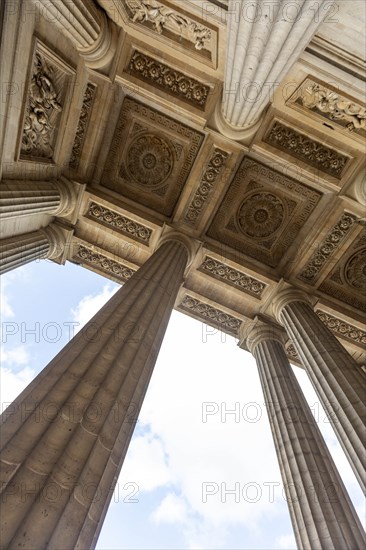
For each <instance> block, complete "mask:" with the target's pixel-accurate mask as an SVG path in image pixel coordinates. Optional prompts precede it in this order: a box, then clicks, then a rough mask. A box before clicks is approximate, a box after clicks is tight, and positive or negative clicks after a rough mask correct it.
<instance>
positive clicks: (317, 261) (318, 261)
mask: <svg viewBox="0 0 366 550" xmlns="http://www.w3.org/2000/svg"><path fill="white" fill-rule="evenodd" d="M355 219H356V216H353V215H352V214H343V216H342V217H341V219H340V220H339V221H338V222H337V223H336V224H335V226H334V227H333V228H332V229H331V231H330V232H329V233H328V235H327V237H326V239H325V240H324V241H323V242H322V243H321V244H320V245H319V248H318V250H316V252H314V254H313V255H312V257H311V259H310V261H309V262H308V264H307V265H306V267H305V268H304V269H303V271H302V272H301V274H300V275H299V277H300V278H301V279H303V280H305V281H307V282H314V281H315V280H316V278H317V275H318V274H319V272H320V270H321V269H322V267H323V265H324V264H325V263H326V262H327V261H328V259H329V258H330V257H331V256H332V255H333V253H334V252H335V251H336V250H337V248H338V247H339V245H340V244H341V243H342V242H343V241H344V239H345V237H346V236H347V235H348V233H349V231H350V229H351V228H352V224H353V222H354V220H355Z"/></svg>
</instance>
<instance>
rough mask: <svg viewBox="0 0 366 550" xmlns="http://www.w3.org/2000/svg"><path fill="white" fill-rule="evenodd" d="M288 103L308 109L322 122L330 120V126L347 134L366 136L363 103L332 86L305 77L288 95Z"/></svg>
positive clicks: (365, 109)
mask: <svg viewBox="0 0 366 550" xmlns="http://www.w3.org/2000/svg"><path fill="white" fill-rule="evenodd" d="M288 104H289V105H290V107H292V108H300V109H301V110H305V111H307V112H309V111H310V112H311V113H312V114H314V115H315V117H316V118H317V119H318V120H321V121H322V122H323V121H324V120H328V121H330V122H331V123H332V126H336V127H337V128H338V129H339V130H341V131H342V130H343V131H345V132H346V133H347V134H350V133H351V132H353V133H354V134H356V135H359V136H361V137H365V136H366V108H365V105H363V104H361V103H359V102H357V101H356V100H354V99H352V98H350V97H349V96H347V95H346V94H343V93H341V92H339V91H338V90H337V89H336V88H333V87H332V86H329V85H325V84H322V83H320V82H318V81H316V80H314V79H312V78H307V79H306V80H305V81H304V82H303V83H302V84H301V86H300V88H299V89H298V90H296V92H295V93H294V94H293V95H292V96H291V97H290V99H289V100H288Z"/></svg>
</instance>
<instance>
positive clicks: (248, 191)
mask: <svg viewBox="0 0 366 550" xmlns="http://www.w3.org/2000/svg"><path fill="white" fill-rule="evenodd" d="M320 197H321V193H319V192H317V191H315V190H312V189H310V188H309V187H307V186H305V185H302V184H300V183H299V182H296V181H294V180H292V179H290V178H288V177H285V176H284V175H283V174H280V173H278V172H276V171H275V170H272V169H271V168H269V167H268V166H265V165H263V164H261V163H258V162H256V161H253V160H251V159H249V158H245V159H244V160H243V162H242V163H241V166H240V168H239V169H238V171H237V173H236V175H235V177H234V179H233V182H232V184H231V185H230V188H229V190H228V192H227V194H226V196H225V198H224V200H223V201H222V203H221V205H220V207H219V209H218V212H217V214H216V216H215V218H214V219H213V222H212V224H211V226H210V228H209V230H208V236H210V237H212V238H214V239H216V240H217V241H219V242H220V243H223V244H225V245H228V246H230V247H231V248H232V249H233V250H235V251H236V252H237V253H238V256H239V257H240V255H242V256H250V257H252V258H254V259H255V260H257V261H259V262H261V263H264V264H266V265H268V266H270V267H276V266H277V265H278V263H279V262H280V261H281V259H282V257H283V256H284V254H286V252H287V250H288V249H289V247H290V245H291V244H292V242H293V241H294V240H295V238H296V237H297V235H298V233H299V231H300V230H301V228H302V227H303V225H304V224H305V223H306V221H307V220H308V218H309V216H310V214H311V213H312V212H313V210H314V209H315V207H316V205H317V204H318V202H319V200H320Z"/></svg>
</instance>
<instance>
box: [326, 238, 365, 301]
mask: <svg viewBox="0 0 366 550" xmlns="http://www.w3.org/2000/svg"><path fill="white" fill-rule="evenodd" d="M319 290H320V291H321V292H324V293H325V294H327V295H329V296H333V297H334V298H336V299H337V300H340V301H342V302H345V303H346V304H349V305H350V306H353V307H355V308H357V309H359V310H361V311H366V231H362V233H360V235H359V237H358V238H357V239H356V240H355V241H354V242H353V244H352V246H350V249H349V250H348V251H347V253H346V254H344V255H343V256H342V257H341V258H340V259H339V260H338V262H337V264H336V265H335V266H334V268H333V271H332V272H331V273H330V274H329V276H328V277H327V278H326V279H325V280H324V281H323V282H322V284H321V285H320V287H319Z"/></svg>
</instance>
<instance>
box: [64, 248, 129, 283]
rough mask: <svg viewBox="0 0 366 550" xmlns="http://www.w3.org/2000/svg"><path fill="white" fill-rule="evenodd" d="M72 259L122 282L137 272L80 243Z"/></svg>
mask: <svg viewBox="0 0 366 550" xmlns="http://www.w3.org/2000/svg"><path fill="white" fill-rule="evenodd" d="M72 261H73V262H74V263H77V264H81V265H83V266H89V267H91V268H93V269H95V270H96V271H98V272H101V273H102V274H103V273H104V274H106V275H107V276H108V277H110V278H111V279H114V280H115V281H118V282H120V283H124V282H126V281H127V280H128V279H129V278H130V277H132V275H133V274H134V273H135V270H134V269H131V268H130V267H128V266H126V265H124V264H123V263H122V262H119V261H117V260H112V259H111V258H109V257H108V256H106V255H104V254H101V253H99V252H95V250H92V249H91V248H88V247H87V246H84V245H79V247H78V249H77V251H76V253H75V254H74V255H73V257H72Z"/></svg>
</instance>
